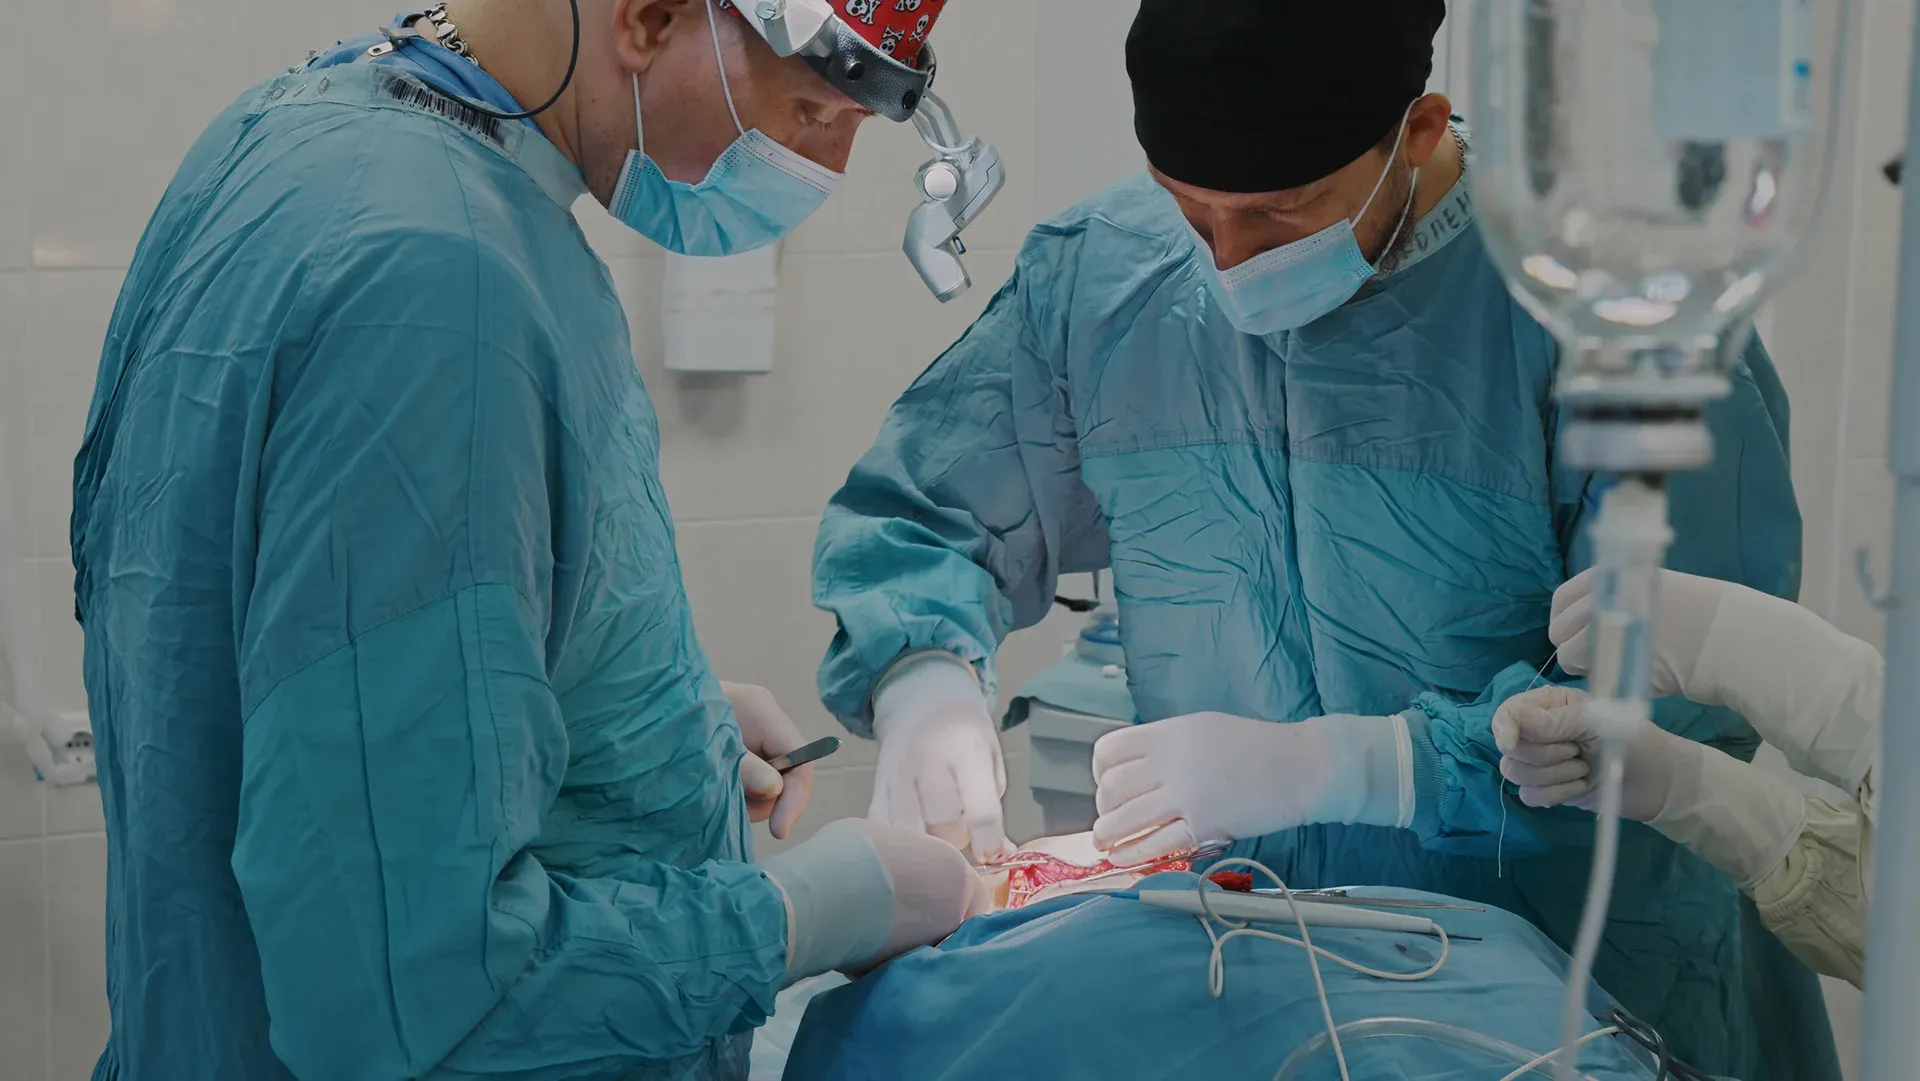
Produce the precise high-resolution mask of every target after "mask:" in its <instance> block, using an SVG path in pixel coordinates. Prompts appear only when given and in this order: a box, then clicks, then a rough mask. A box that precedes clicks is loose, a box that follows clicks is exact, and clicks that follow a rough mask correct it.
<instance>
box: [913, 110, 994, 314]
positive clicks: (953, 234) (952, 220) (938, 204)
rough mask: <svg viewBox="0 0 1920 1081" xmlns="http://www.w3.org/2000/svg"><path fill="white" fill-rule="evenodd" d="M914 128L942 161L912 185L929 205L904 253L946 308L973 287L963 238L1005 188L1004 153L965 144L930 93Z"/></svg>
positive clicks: (918, 214) (917, 215)
mask: <svg viewBox="0 0 1920 1081" xmlns="http://www.w3.org/2000/svg"><path fill="white" fill-rule="evenodd" d="M913 126H914V127H915V128H916V129H918V131H919V132H920V138H922V139H924V140H926V143H927V145H928V146H930V147H932V148H933V150H934V152H935V153H936V154H938V155H939V156H938V157H936V158H934V159H933V160H932V161H929V162H927V163H926V164H925V165H922V166H921V167H920V171H919V172H918V173H917V174H915V176H914V183H915V184H916V185H918V186H919V188H920V195H921V197H922V198H923V199H925V200H926V201H925V202H923V203H921V204H920V207H919V209H917V210H915V211H914V212H913V215H912V216H911V217H910V218H908V219H907V238H906V243H905V246H904V247H905V250H906V253H907V260H908V261H909V262H911V263H912V264H913V269H915V270H917V271H919V272H920V278H921V280H922V281H924V282H926V283H927V288H928V289H931V290H933V295H934V296H936V297H938V298H940V302H941V303H942V304H945V303H946V302H948V301H950V300H952V299H953V298H955V297H957V296H960V295H961V294H963V293H965V292H966V291H967V289H968V287H969V286H971V285H972V284H973V279H971V278H969V277H968V276H967V268H966V265H965V264H963V263H962V262H961V261H960V257H961V256H962V255H964V254H966V251H967V246H966V244H965V243H964V242H963V241H962V240H961V239H960V233H961V231H962V230H964V229H966V227H967V226H969V225H971V224H973V221H974V219H976V218H978V217H979V216H980V212H981V211H983V210H985V209H986V208H987V204H989V203H991V202H993V198H994V196H996V195H998V194H1000V189H1001V188H1002V187H1004V186H1005V185H1006V182H1007V174H1006V169H1005V167H1004V166H1002V165H1001V163H1000V152H999V151H998V150H995V149H994V148H993V145H992V144H990V143H987V142H984V141H982V140H981V139H978V138H963V137H962V136H961V134H960V126H959V125H958V124H957V123H955V122H954V119H953V112H952V110H950V109H948V108H947V103H946V102H944V101H941V100H940V98H939V97H938V96H937V95H935V94H933V93H931V92H929V93H928V94H927V95H926V96H925V97H924V98H922V99H921V101H920V108H919V109H918V110H917V111H916V112H915V113H914V114H913Z"/></svg>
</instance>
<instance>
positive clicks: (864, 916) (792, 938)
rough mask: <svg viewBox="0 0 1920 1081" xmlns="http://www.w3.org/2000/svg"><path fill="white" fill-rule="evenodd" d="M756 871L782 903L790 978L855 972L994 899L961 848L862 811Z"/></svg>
mask: <svg viewBox="0 0 1920 1081" xmlns="http://www.w3.org/2000/svg"><path fill="white" fill-rule="evenodd" d="M760 869H761V871H762V873H764V874H765V875H766V876H767V878H769V879H770V880H772V881H773V883H774V885H776V886H778V887H779V888H780V892H781V895H782V896H783V898H784V899H785V901H786V906H787V982H788V983H793V982H795V981H798V980H802V979H805V978H806V977H808V976H817V975H819V974H821V973H823V972H827V971H830V970H832V969H840V970H842V971H845V972H848V973H849V974H850V975H858V974H859V973H861V972H863V971H866V970H867V969H870V968H872V967H874V966H875V965H878V964H880V963H882V962H884V961H886V960H888V959H890V958H893V957H897V956H899V955H900V954H902V953H905V952H907V951H908V950H911V949H914V948H916V947H919V946H931V945H933V944H935V943H937V942H939V941H941V940H942V939H944V938H946V937H947V936H948V935H950V934H952V933H953V931H954V928H956V927H959V926H960V924H961V922H962V921H963V920H966V919H967V918H969V917H971V916H976V915H979V914H981V913H983V912H986V911H988V910H989V909H990V908H991V907H992V900H993V899H992V894H991V891H990V890H989V889H988V888H987V884H986V882H985V880H983V879H982V878H981V877H980V875H979V873H978V872H976V871H975V870H974V869H973V867H972V866H971V865H969V864H968V863H967V859H966V857H965V856H963V855H961V854H960V851H959V849H956V848H954V847H953V846H952V845H950V844H947V843H946V842H944V841H941V840H938V839H936V838H933V837H928V836H926V835H925V834H920V833H908V832H906V831H904V830H895V829H889V828H888V827H886V826H882V825H878V824H876V823H872V822H865V821H862V820H860V819H843V820H841V821H839V822H833V823H829V824H828V825H827V826H826V827H825V828H823V829H821V831H820V832H819V833H817V834H815V835H814V836H813V837H812V838H811V839H809V840H807V841H804V842H802V843H800V844H798V845H795V846H794V847H792V848H790V849H788V850H786V851H785V852H782V853H780V854H779V855H777V856H773V857H770V858H769V859H767V860H766V861H765V862H763V863H762V864H761V866H760Z"/></svg>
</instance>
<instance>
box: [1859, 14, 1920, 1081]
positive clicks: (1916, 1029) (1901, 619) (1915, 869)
mask: <svg viewBox="0 0 1920 1081" xmlns="http://www.w3.org/2000/svg"><path fill="white" fill-rule="evenodd" d="M1914 44H1915V48H1916V52H1915V53H1914V64H1915V66H1914V68H1913V73H1912V74H1910V75H1909V76H1908V80H1909V85H1908V87H1907V102H1908V108H1907V145H1908V146H1909V147H1913V148H1916V149H1920V23H1916V24H1915V26H1914ZM1900 199H1901V227H1900V290H1899V293H1898V294H1897V295H1898V297H1899V306H1898V313H1899V314H1898V321H1897V325H1896V330H1895V334H1894V351H1893V395H1892V397H1893V423H1892V425H1891V429H1892V442H1891V447H1890V448H1889V459H1888V460H1889V463H1890V464H1891V465H1892V467H1893V474H1894V497H1893V559H1892V562H1893V583H1892V587H1891V591H1890V593H1889V594H1888V596H1889V598H1890V599H1889V601H1888V604H1887V687H1886V695H1885V707H1884V709H1885V712H1884V714H1883V718H1882V723H1881V729H1880V739H1881V745H1880V748H1881V749H1880V761H1881V762H1882V763H1884V765H1883V766H1882V768H1881V771H1880V785H1881V791H1880V823H1879V829H1878V831H1877V834H1876V836H1875V837H1874V842H1873V843H1874V853H1873V855H1874V886H1873V888H1874V895H1873V915H1874V919H1873V920H1871V921H1870V923H1869V927H1868V933H1867V986H1866V991H1867V993H1866V998H1865V1001H1864V1012H1865V1024H1864V1027H1863V1030H1862V1037H1861V1048H1860V1063H1861V1076H1862V1077H1863V1078H1864V1079H1865V1081H1906V1079H1908V1078H1911V1077H1913V1076H1914V1070H1915V1069H1916V1068H1920V1024H1916V1023H1915V1019H1916V1018H1920V925H1916V922H1915V921H1916V917H1917V916H1920V783H1915V778H1914V775H1913V773H1912V772H1911V770H1912V769H1913V768H1914V766H1915V765H1916V764H1920V183H1907V184H1902V185H1901V186H1900Z"/></svg>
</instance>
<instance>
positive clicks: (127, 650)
mask: <svg viewBox="0 0 1920 1081" xmlns="http://www.w3.org/2000/svg"><path fill="white" fill-rule="evenodd" d="M349 51H351V50H349ZM417 70H419V69H418V67H417V66H405V65H394V64H391V63H386V62H382V63H351V64H346V65H343V66H330V67H329V66H324V65H323V64H316V65H315V66H314V67H312V68H311V69H309V70H303V71H300V72H295V73H289V74H287V75H285V76H282V77H280V78H277V79H274V80H272V81H270V82H268V83H266V84H264V85H262V86H260V87H258V88H256V89H255V90H254V91H252V92H250V93H248V94H247V95H246V96H245V97H244V98H242V99H241V100H240V101H239V102H238V103H236V104H235V105H233V106H232V107H231V108H229V109H228V110H227V111H226V112H225V113H224V114H223V115H222V116H221V117H220V118H219V119H218V120H216V121H215V122H214V124H213V125H212V127H211V128H209V129H208V131H207V132H206V133H205V135H203V136H202V137H201V139H200V140H199V142H198V143H197V144H196V145H195V146H194V148H193V149H192V151H191V152H190V153H189V155H188V157H187V159H186V162H185V164H184V165H183V166H182V168H181V170H180V172H179V175H178V176H177V177H176V178H175V180H174V182H173V184H172V186H171V187H170V188H169V189H168V191H167V193H166V196H165V198H164V199H163V201H162V203H161V205H160V207H159V210H158V211H157V213H156V214H155V216H154V218H153V221H152V224H151V225H150V226H149V228H148V230H147V232H146V235H145V237H144V239H143V240H142V242H141V244H140V247H139V250H138V252H137V254H136V255H135V258H134V263H133V266H132V269H131V272H130V273H129V275H128V277H127V282H126V286H125V289H124V290H123V292H122V294H121V296H120V300H119V304H118V307H117V310H116V311H115V314H114V318H113V322H112V325H111V329H110V332H109V336H108V340H107V343H106V348H105V353H104V356H103V359H102V362H101V367H100V376H99V384H98V388H97V391H96V393H95V397H94V401H93V405H92V410H91V414H90V416H89V418H88V424H87V435H86V440H85V445H84V447H83V449H82V451H81V453H80V456H79V459H78V462H77V469H76V481H75V500H74V502H75V510H74V519H73V546H74V560H75V564H76V568H77V571H78V581H77V600H78V609H79V614H80V616H81V619H82V622H83V624H84V627H85V634H86V684H87V694H88V699H89V703H90V706H91V709H92V713H93V723H94V730H95V735H96V738H97V741H98V745H97V753H98V758H99V770H100V788H101V794H102V798H103V801H104V805H105V811H106V822H107V839H108V874H107V893H108V896H107V904H108V907H107V927H106V936H107V939H106V941H107V950H106V961H107V983H108V996H109V1000H110V1003H111V1010H112V1020H113V1031H112V1037H111V1040H110V1043H109V1046H108V1047H107V1049H106V1052H105V1054H104V1056H103V1057H102V1059H101V1061H100V1065H99V1067H98V1068H97V1069H96V1071H95V1074H94V1076H95V1078H96V1081H111V1079H114V1078H125V1079H127V1081H215V1079H218V1081H273V1079H276V1078H289V1077H294V1078H299V1079H300V1081H401V1079H408V1078H431V1079H449V1078H477V1077H497V1078H527V1079H536V1078H537V1079H557V1078H567V1079H588V1078H604V1079H616V1078H617V1079H621V1081H628V1079H639V1078H644V1079H653V1078H674V1079H699V1078H709V1077H733V1076H744V1067H745V1062H746V1052H747V1042H748V1040H749V1039H750V1033H749V1030H750V1029H751V1028H752V1027H753V1026H754V1025H756V1024H758V1023H759V1022H760V1021H761V1020H762V1019H764V1017H765V1016H766V1014H767V1013H768V1012H769V1011H770V1010H771V1009H772V1005H773V1000H774V995H775V993H776V992H777V991H778V990H779V989H780V987H781V986H782V985H783V983H784V982H785V976H786V915H785V909H784V905H783V903H782V901H781V898H780V895H779V893H778V891H777V889H776V887H774V886H773V884H772V883H771V882H769V881H767V880H766V879H765V878H764V877H763V876H762V875H761V874H760V873H759V872H758V871H757V870H756V869H754V868H753V867H752V866H751V865H750V864H749V863H747V862H746V861H748V860H750V859H751V840H750V835H749V833H748V825H747V817H746V809H745V806H744V803H743V801H742V795H741V790H740V784H739V779H738V764H739V761H740V759H741V756H742V755H743V754H744V750H743V748H742V744H741V737H740V733H739V729H738V727H737V725H736V723H735V721H734V718H733V715H732V713H731V711H730V709H729V707H728V705H727V701H726V699H725V697H724V696H723V695H722V694H721V692H720V688H719V684H718V683H717V682H716V680H715V678H714V675H713V672H712V671H711V669H710V667H709V665H708V663H707V659H706V657H705V656H704V655H703V653H702V652H701V649H700V646H699V644H698V643H697V641H696V640H695V637H694V630H693V626H692V623H691V620H690V616H689V610H688V606H687V599H686V597H685V595H684V593H683V591H682V585H681V576H680V569H679V565H678V563H677V561H676V557H675V552H674V535H673V526H672V522H671V519H670V517H669V515H668V510H667V505H666V501H665V498H664V496H663V494H662V491H661V485H660V479H659V474H658V460H657V459H658V449H659V448H658V429H657V424H656V420H655V415H654V413H653V410H652V407H651V405H650V404H649V402H648V398H647V394H646V391H645V390H644V388H643V387H642V386H641V384H640V381H639V379H638V376H637V374H636V371H635V368H634V364H633V360H632V356H631V353H630V347H629V339H628V330H627V323H626V318H625V316H624V314H623V313H622V310H621V306H620V303H619V301H618V300H617V298H616V297H615V294H614V288H613V284H612V282H611V280H610V279H609V277H608V273H607V270H606V268H605V266H604V265H603V264H602V263H601V262H600V260H599V259H597V258H596V257H595V256H594V254H593V252H592V251H591V250H589V248H588V246H587V243H586V241H585V239H584V237H583V236H582V234H581V232H580V230H579V228H578V226H577V225H576V224H575V222H574V219H573V217H572V214H571V213H570V210H569V208H570V206H571V205H572V204H573V202H574V201H575V199H576V198H578V197H579V196H580V195H581V194H583V192H584V191H585V185H584V183H583V181H582V179H581V176H580V173H579V171H578V170H577V169H576V168H575V167H574V166H573V165H572V164H571V163H570V162H568V161H567V160H566V159H565V158H564V157H563V156H562V155H561V154H560V153H559V151H558V150H557V149H556V148H555V147H554V146H553V145H552V144H550V143H548V142H547V141H546V140H545V139H543V138H542V137H541V136H540V134H539V132H538V131H537V130H536V129H535V128H533V127H531V126H528V125H522V124H503V123H493V122H491V121H487V120H485V119H484V118H481V117H479V116H477V115H476V114H474V113H473V112H472V111H471V110H468V109H466V108H465V107H464V106H462V105H461V104H460V103H458V102H456V101H454V100H452V99H451V98H449V97H447V96H445V95H444V94H442V93H440V92H439V91H437V90H435V89H432V88H430V87H429V86H428V85H427V84H425V83H423V82H421V81H419V79H418V78H416V77H415V75H414V74H412V73H413V72H415V71H417ZM472 71H473V72H474V73H475V74H476V76H477V73H478V69H472Z"/></svg>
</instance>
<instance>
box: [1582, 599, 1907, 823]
mask: <svg viewBox="0 0 1920 1081" xmlns="http://www.w3.org/2000/svg"><path fill="white" fill-rule="evenodd" d="M1593 585H1594V574H1593V572H1592V571H1588V572H1587V573H1585V574H1582V575H1580V576H1579V577H1578V578H1575V579H1573V580H1572V581H1570V582H1568V583H1567V584H1566V585H1563V586H1561V587H1560V589H1559V591H1558V592H1556V593H1555V594H1554V596H1553V621H1552V624H1551V626H1550V627H1549V628H1548V631H1547V633H1548V636H1549V637H1551V638H1552V639H1553V642H1554V644H1555V645H1557V646H1559V647H1560V664H1561V667H1563V668H1565V669H1566V670H1567V671H1569V672H1573V673H1575V674H1577V675H1585V674H1587V671H1588V668H1589V666H1591V664H1592V663H1593V646H1592V642H1591V640H1590V636H1589V633H1588V624H1589V621H1590V620H1591V618H1592V611H1593ZM1657 618H1658V622H1657V623H1656V624H1655V626H1654V668H1653V689H1654V694H1656V695H1673V694H1677V695H1683V696H1685V697H1687V698H1690V699H1692V700H1693V701H1695V702H1699V703H1701V704H1702V705H1709V706H1729V707H1731V708H1733V709H1735V710H1738V711H1739V712H1740V713H1741V715H1742V716H1744V717H1746V718H1747V720H1748V721H1750V722H1752V724H1753V727H1754V729H1755V730H1756V731H1758V732H1759V733H1760V735H1761V738H1763V739H1765V740H1766V741H1767V742H1768V743H1771V744H1773V745H1774V746H1775V747H1778V748H1779V749H1780V751H1781V753H1782V754H1784V755H1786V758H1787V762H1788V764H1790V765H1791V766H1793V768H1794V770H1795V771H1797V772H1799V773H1802V774H1805V775H1806V776H1809V777H1817V778H1819V779H1820V780H1823V781H1826V782H1827V783H1829V784H1832V785H1835V786H1837V787H1839V788H1840V789H1842V790H1843V791H1845V792H1847V793H1849V794H1851V795H1854V796H1856V798H1857V797H1858V795H1859V790H1860V786H1861V783H1862V780H1863V778H1864V777H1865V776H1866V774H1867V771H1868V769H1869V768H1871V767H1872V765H1873V762H1874V759H1875V753H1876V749H1877V748H1878V746H1879V736H1880V702H1881V686H1882V672H1883V670H1884V662H1883V660H1882V658H1881V656H1880V654H1879V652H1878V651H1876V650H1875V649H1874V648H1873V647H1872V646H1870V645H1868V644H1867V643H1865V642H1862V641H1860V640H1859V639H1857V638H1852V637H1849V636H1848V635H1846V634H1843V633H1841V632H1840V631H1839V630H1838V629H1836V628H1835V627H1833V626H1832V625H1831V624H1829V623H1827V622H1826V621H1825V620H1822V619H1821V618H1820V617H1819V616H1816V615H1814V614H1813V613H1812V612H1809V611H1807V610H1806V609H1805V608H1802V607H1800V606H1799V605H1797V604H1794V603H1793V602H1792V601H1784V600H1781V599H1780V598H1778V597H1772V596H1768V595H1767V594H1765V593H1761V592H1760V591H1758V590H1754V589H1748V588H1747V587H1745V586H1740V585H1734V584H1732V583H1730V582H1721V581H1717V580H1715V579H1711V578H1698V577H1695V576H1693V575H1690V574H1680V573H1678V572H1675V571H1661V572H1660V610H1659V613H1658V617H1657Z"/></svg>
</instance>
